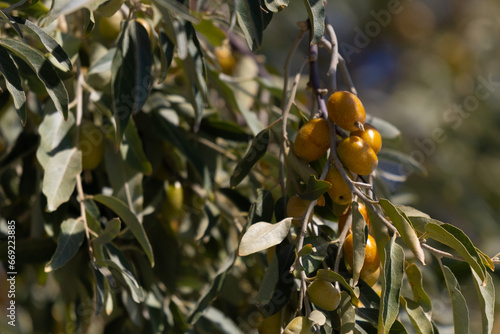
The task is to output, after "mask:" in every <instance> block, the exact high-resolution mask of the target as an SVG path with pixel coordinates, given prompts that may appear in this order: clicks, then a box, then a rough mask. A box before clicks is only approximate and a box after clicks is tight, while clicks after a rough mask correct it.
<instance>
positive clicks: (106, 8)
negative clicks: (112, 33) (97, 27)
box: [96, 0, 124, 17]
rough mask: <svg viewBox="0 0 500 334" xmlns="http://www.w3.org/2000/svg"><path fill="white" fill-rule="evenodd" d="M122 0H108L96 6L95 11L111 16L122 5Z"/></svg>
mask: <svg viewBox="0 0 500 334" xmlns="http://www.w3.org/2000/svg"><path fill="white" fill-rule="evenodd" d="M123 1H124V0H109V1H106V2H105V3H103V4H102V5H100V6H99V7H98V8H97V10H96V11H97V12H98V13H99V14H101V15H102V16H105V17H110V16H113V14H114V13H116V12H117V11H118V10H119V9H120V7H121V6H122V5H123Z"/></svg>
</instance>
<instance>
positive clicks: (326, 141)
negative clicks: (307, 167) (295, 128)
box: [293, 118, 330, 162]
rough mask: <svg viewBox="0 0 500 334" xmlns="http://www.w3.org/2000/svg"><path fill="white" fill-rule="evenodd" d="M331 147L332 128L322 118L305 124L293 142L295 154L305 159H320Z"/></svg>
mask: <svg viewBox="0 0 500 334" xmlns="http://www.w3.org/2000/svg"><path fill="white" fill-rule="evenodd" d="M329 148H330V130H329V129H328V122H327V121H326V120H325V119H322V118H315V119H312V120H310V121H309V122H307V123H306V124H304V125H303V126H302V127H301V128H300V130H299V132H298V133H297V136H296V137H295V143H294V144H293V151H294V152H295V155H296V156H298V157H299V158H301V159H302V160H305V161H308V162H310V161H314V160H317V159H319V158H320V157H321V156H322V155H324V154H325V153H326V151H328V149H329Z"/></svg>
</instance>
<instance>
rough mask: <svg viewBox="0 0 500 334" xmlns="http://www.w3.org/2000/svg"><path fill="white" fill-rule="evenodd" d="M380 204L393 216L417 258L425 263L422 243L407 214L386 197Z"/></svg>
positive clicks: (392, 219) (399, 230)
mask: <svg viewBox="0 0 500 334" xmlns="http://www.w3.org/2000/svg"><path fill="white" fill-rule="evenodd" d="M380 205H381V206H382V208H383V209H384V211H385V213H386V214H387V215H388V216H389V218H391V221H392V223H393V225H394V226H395V227H396V228H397V230H398V232H399V234H401V238H403V241H404V242H405V243H406V245H407V246H408V247H409V248H410V249H411V251H412V252H413V254H415V256H416V257H417V259H418V260H419V261H420V262H421V263H422V264H424V265H425V254H424V251H423V249H422V246H421V245H420V240H419V239H418V236H417V233H416V232H415V230H414V229H413V226H412V225H411V223H410V221H409V220H408V218H407V217H406V216H405V214H404V213H403V212H402V211H400V210H399V209H398V208H397V207H395V206H394V205H393V204H392V203H391V202H389V201H388V200H386V199H381V200H380Z"/></svg>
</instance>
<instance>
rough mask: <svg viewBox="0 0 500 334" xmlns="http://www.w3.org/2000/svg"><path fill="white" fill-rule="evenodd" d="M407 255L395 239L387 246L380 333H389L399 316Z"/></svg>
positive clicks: (381, 299)
mask: <svg viewBox="0 0 500 334" xmlns="http://www.w3.org/2000/svg"><path fill="white" fill-rule="evenodd" d="M404 261H405V255H404V251H403V248H402V247H401V246H399V245H398V244H396V243H395V241H394V238H391V241H389V243H387V245H386V246H385V263H384V268H383V271H382V273H383V275H382V277H383V281H382V282H383V283H382V293H381V295H380V312H379V333H389V331H390V329H391V327H392V325H393V323H394V321H395V320H396V318H397V316H398V314H399V296H400V294H401V286H402V284H403V274H404V272H403V268H404Z"/></svg>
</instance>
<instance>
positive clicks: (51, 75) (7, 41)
mask: <svg viewBox="0 0 500 334" xmlns="http://www.w3.org/2000/svg"><path fill="white" fill-rule="evenodd" d="M0 46H3V47H4V48H6V49H7V50H9V51H10V52H11V53H12V54H14V55H16V56H17V57H19V58H20V59H22V60H23V61H24V62H26V63H27V64H28V65H29V66H30V67H31V68H32V69H33V71H35V73H36V74H37V76H38V78H39V79H40V80H42V82H43V83H44V85H45V88H46V90H47V93H48V94H49V96H50V98H51V99H52V101H53V102H54V105H55V106H56V109H57V111H59V112H61V113H62V114H63V116H64V118H65V119H67V118H68V92H67V91H66V88H65V86H64V84H63V82H62V81H61V79H60V78H59V76H58V74H57V72H56V70H55V68H54V65H52V63H51V62H50V61H49V60H48V59H47V58H45V57H44V55H43V54H42V53H41V52H40V51H38V50H36V49H34V48H32V47H30V46H28V45H27V44H24V43H23V42H21V41H18V40H15V39H11V38H2V39H0Z"/></svg>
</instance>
